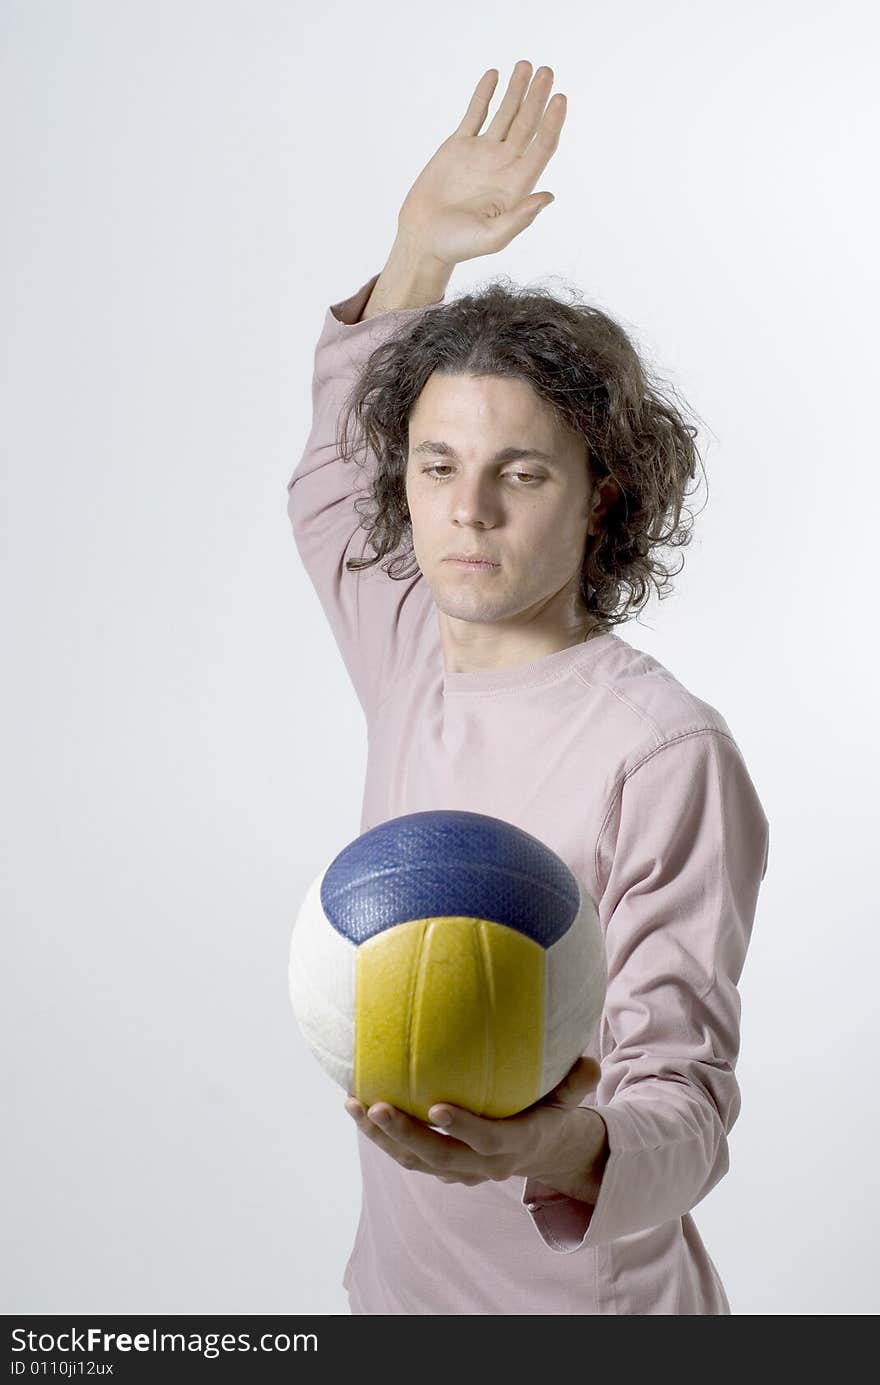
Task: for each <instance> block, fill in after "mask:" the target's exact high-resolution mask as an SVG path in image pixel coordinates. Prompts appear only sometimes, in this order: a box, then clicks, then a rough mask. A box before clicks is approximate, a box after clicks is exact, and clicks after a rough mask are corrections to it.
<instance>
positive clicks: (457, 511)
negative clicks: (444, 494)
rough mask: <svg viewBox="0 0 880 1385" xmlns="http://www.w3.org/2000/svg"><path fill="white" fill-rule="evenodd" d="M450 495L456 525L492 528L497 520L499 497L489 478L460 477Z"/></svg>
mask: <svg viewBox="0 0 880 1385" xmlns="http://www.w3.org/2000/svg"><path fill="white" fill-rule="evenodd" d="M448 494H449V495H450V496H451V501H450V509H451V518H452V520H453V521H454V522H455V523H456V524H480V525H484V526H491V525H492V524H494V523H495V520H496V518H497V506H498V497H497V495H496V494H495V491H494V489H493V486H492V482H491V479H490V478H488V477H479V476H470V477H464V476H460V477H458V478H456V480H455V481H454V482H453V485H452V486H451V488H450V491H449V492H448Z"/></svg>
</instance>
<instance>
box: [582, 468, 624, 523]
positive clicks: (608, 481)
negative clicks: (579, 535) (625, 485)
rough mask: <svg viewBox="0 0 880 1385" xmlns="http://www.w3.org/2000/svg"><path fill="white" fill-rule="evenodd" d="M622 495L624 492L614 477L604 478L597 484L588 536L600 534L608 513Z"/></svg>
mask: <svg viewBox="0 0 880 1385" xmlns="http://www.w3.org/2000/svg"><path fill="white" fill-rule="evenodd" d="M622 495H623V491H622V490H621V489H620V486H619V485H618V484H617V482H616V481H615V479H614V477H613V476H603V477H602V479H601V481H597V482H596V484H595V486H594V488H593V499H592V502H591V504H590V522H589V524H588V526H587V533H588V534H598V533H599V530H600V529H601V527H602V522H603V520H604V518H605V514H606V512H607V511H608V510H609V509H610V508H611V506H612V505H614V504H615V503H616V502H617V501H618V500H619V499H620V497H621V496H622Z"/></svg>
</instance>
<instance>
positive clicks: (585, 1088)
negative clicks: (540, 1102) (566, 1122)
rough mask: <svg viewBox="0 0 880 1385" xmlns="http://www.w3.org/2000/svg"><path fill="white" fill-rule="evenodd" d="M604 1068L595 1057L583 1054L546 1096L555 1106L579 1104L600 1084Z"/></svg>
mask: <svg viewBox="0 0 880 1385" xmlns="http://www.w3.org/2000/svg"><path fill="white" fill-rule="evenodd" d="M601 1076H602V1069H601V1067H600V1065H599V1064H598V1063H597V1062H596V1060H595V1058H587V1057H584V1056H583V1055H582V1056H581V1057H580V1058H578V1059H577V1061H576V1062H575V1063H574V1064H573V1065H572V1067H571V1068H570V1069H569V1071H568V1072H567V1073H566V1074H565V1076H564V1077H563V1079H562V1081H561V1082H559V1083H558V1084H557V1085H556V1086H555V1087H554V1088H553V1090H552V1092H548V1094H547V1096H546V1097H545V1100H546V1101H550V1102H552V1103H553V1105H554V1106H579V1105H580V1103H581V1100H582V1099H583V1097H585V1096H586V1094H587V1092H591V1091H592V1090H593V1089H594V1087H596V1086H597V1085H598V1082H599V1078H600V1077H601Z"/></svg>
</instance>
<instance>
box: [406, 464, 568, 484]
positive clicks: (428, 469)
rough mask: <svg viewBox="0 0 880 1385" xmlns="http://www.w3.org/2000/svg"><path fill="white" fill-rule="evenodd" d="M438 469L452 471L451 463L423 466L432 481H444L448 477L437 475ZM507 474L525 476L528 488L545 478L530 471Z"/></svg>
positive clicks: (509, 474)
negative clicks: (532, 483) (534, 482)
mask: <svg viewBox="0 0 880 1385" xmlns="http://www.w3.org/2000/svg"><path fill="white" fill-rule="evenodd" d="M438 470H439V471H442V470H446V471H451V470H452V468H451V467H450V465H449V463H448V462H434V464H433V465H432V466H425V467H422V471H423V472H424V474H425V475H426V476H430V477H431V480H432V481H444V480H445V479H446V478H445V477H444V476H437V475H436V472H437V471H438ZM507 474H508V476H520V477H523V478H524V485H525V488H526V489H529V488H530V484H531V482H533V481H537V482H541V481H543V479H544V478H543V476H534V475H533V474H532V473H531V472H530V471H509V472H508V473H507ZM520 489H522V487H520Z"/></svg>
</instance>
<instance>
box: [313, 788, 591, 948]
mask: <svg viewBox="0 0 880 1385" xmlns="http://www.w3.org/2000/svg"><path fill="white" fill-rule="evenodd" d="M321 905H322V907H323V910H324V913H325V916H326V918H327V920H328V922H329V923H330V925H331V926H332V927H333V928H335V929H336V931H337V932H338V933H341V934H342V936H343V937H344V938H348V939H349V940H350V941H351V942H353V943H356V944H359V943H362V942H364V941H365V939H367V938H371V937H373V936H374V935H375V934H376V933H381V932H382V931H383V929H386V928H393V927H394V926H395V925H396V924H398V923H407V922H409V921H410V920H412V919H420V918H441V917H448V916H451V915H456V916H459V915H460V916H463V917H466V918H482V919H490V920H491V921H492V922H493V923H502V924H506V925H507V926H508V927H510V928H517V929H519V931H520V932H521V933H524V934H525V935H526V936H527V937H529V938H533V939H534V941H535V942H537V943H540V944H541V945H542V946H544V947H550V946H551V945H552V944H553V943H555V942H556V940H557V939H558V938H560V937H562V935H563V934H564V933H565V932H566V930H567V929H568V928H569V927H570V925H571V923H572V922H573V920H574V919H575V918H576V916H577V913H578V909H579V907H580V892H579V890H578V883H577V880H576V879H575V877H574V875H573V874H572V872H571V871H570V870H569V869H568V867H567V866H566V864H565V862H564V861H562V860H560V858H559V857H558V856H557V855H556V853H555V852H553V851H550V850H548V848H547V847H546V846H545V845H544V843H543V842H541V841H539V840H538V838H537V837H533V836H532V835H531V834H530V833H528V832H524V831H523V830H522V829H521V828H519V827H516V826H514V824H513V823H508V822H503V821H502V820H501V819H499V818H494V817H488V816H486V815H485V814H483V813H468V812H464V811H461V810H456V809H435V810H433V811H431V812H425V813H410V814H408V815H406V816H404V817H397V818H392V819H391V820H390V821H388V822H383V823H380V824H379V826H378V827H374V828H372V829H371V831H369V832H364V833H363V834H362V835H361V836H360V837H357V838H355V840H354V841H353V842H351V843H350V844H349V846H347V847H346V848H345V850H344V851H342V852H340V854H339V855H338V856H337V857H336V858H335V859H334V860H333V861H332V862H331V864H330V865H329V866H328V867H327V870H326V872H325V874H324V879H323V881H322V884H321Z"/></svg>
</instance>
